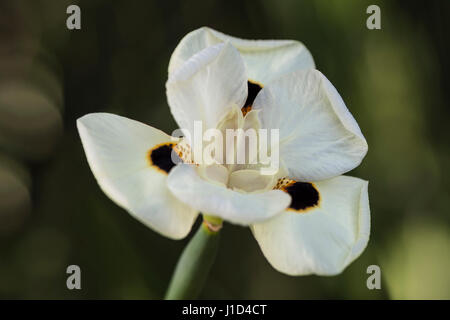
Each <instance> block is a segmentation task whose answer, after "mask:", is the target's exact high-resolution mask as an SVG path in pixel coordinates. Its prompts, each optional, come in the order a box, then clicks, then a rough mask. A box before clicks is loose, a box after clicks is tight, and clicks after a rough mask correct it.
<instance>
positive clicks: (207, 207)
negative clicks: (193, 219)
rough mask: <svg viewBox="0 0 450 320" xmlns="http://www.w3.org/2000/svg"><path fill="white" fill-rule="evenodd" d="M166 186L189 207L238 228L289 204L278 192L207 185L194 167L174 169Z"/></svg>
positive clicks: (263, 218) (181, 166) (180, 166)
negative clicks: (238, 189)
mask: <svg viewBox="0 0 450 320" xmlns="http://www.w3.org/2000/svg"><path fill="white" fill-rule="evenodd" d="M167 183H168V186H169V189H170V190H171V191H172V192H173V194H174V195H175V196H176V197H177V198H178V199H180V200H181V201H183V202H184V203H186V204H188V205H189V206H191V207H192V208H195V209H197V210H198V211H201V212H203V213H205V214H208V215H212V216H217V217H220V218H222V219H224V220H227V221H229V222H232V223H235V224H240V225H249V224H251V223H255V222H258V221H264V220H266V219H268V218H270V217H273V216H274V215H276V214H277V213H280V212H282V211H283V210H284V209H286V208H287V206H289V203H290V201H291V198H290V196H289V195H288V194H286V193H285V192H283V191H281V190H270V191H266V192H261V193H245V192H238V191H233V190H231V189H228V188H226V187H225V186H221V185H218V184H213V183H210V182H208V181H206V180H204V179H202V178H201V177H200V175H199V174H198V173H197V169H196V168H195V167H193V166H190V165H187V164H181V165H178V166H177V167H175V168H174V169H173V170H172V171H171V172H170V174H169V178H168V180H167Z"/></svg>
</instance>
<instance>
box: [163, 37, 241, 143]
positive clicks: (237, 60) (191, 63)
mask: <svg viewBox="0 0 450 320" xmlns="http://www.w3.org/2000/svg"><path fill="white" fill-rule="evenodd" d="M166 89H167V99H168V102H169V106H170V110H171V111H172V114H173V116H174V118H175V120H176V121H177V123H178V125H179V126H180V128H182V129H186V130H188V132H189V133H190V134H191V135H192V134H193V132H194V121H195V120H201V121H203V123H202V125H203V129H205V130H206V129H209V128H215V127H216V126H217V124H218V122H219V121H220V120H221V119H222V118H223V117H224V116H225V115H226V114H227V113H228V112H230V110H231V109H232V108H233V106H236V107H238V108H240V107H241V106H242V105H243V104H244V102H245V99H246V98H247V76H246V72H245V66H244V62H243V61H242V59H241V57H240V55H239V53H238V51H237V50H236V49H235V48H234V47H233V46H232V45H231V44H229V43H221V44H218V45H215V46H211V47H208V48H206V49H204V50H202V51H200V52H198V53H197V54H195V55H194V56H192V57H191V58H190V59H188V60H187V61H186V62H185V63H184V64H183V65H182V66H181V67H180V68H178V70H177V71H176V72H174V73H172V74H170V75H169V80H168V81H167V84H166Z"/></svg>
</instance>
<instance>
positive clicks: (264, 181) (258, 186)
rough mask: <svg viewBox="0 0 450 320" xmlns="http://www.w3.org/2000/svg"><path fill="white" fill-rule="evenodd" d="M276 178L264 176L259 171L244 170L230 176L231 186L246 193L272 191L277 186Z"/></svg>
mask: <svg viewBox="0 0 450 320" xmlns="http://www.w3.org/2000/svg"><path fill="white" fill-rule="evenodd" d="M274 182H275V176H270V175H262V174H261V172H260V171H259V170H251V169H242V170H237V171H234V172H233V173H231V174H230V179H229V183H228V184H229V186H230V188H232V189H236V190H242V191H245V192H255V191H260V190H270V189H272V188H273V185H274V184H275V183H274Z"/></svg>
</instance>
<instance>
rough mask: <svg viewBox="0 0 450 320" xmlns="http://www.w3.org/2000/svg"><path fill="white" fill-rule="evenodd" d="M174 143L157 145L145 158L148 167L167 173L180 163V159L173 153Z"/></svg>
mask: <svg viewBox="0 0 450 320" xmlns="http://www.w3.org/2000/svg"><path fill="white" fill-rule="evenodd" d="M175 145H176V144H175V143H162V144H158V145H156V146H155V147H153V148H152V149H150V150H149V151H148V153H147V158H148V161H149V163H150V165H152V166H154V167H156V168H158V169H160V170H162V171H163V172H165V173H169V172H170V170H171V169H172V168H173V167H175V166H176V165H177V164H178V163H179V162H181V159H180V157H179V156H178V155H177V153H176V152H173V147H174V146H175Z"/></svg>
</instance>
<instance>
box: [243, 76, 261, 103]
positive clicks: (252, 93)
mask: <svg viewBox="0 0 450 320" xmlns="http://www.w3.org/2000/svg"><path fill="white" fill-rule="evenodd" d="M247 87H248V95H247V100H245V104H244V106H243V108H245V107H248V106H251V105H252V104H253V102H254V101H255V98H256V96H257V95H258V93H259V91H261V89H262V87H261V86H260V85H259V84H257V83H253V82H251V81H247Z"/></svg>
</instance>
